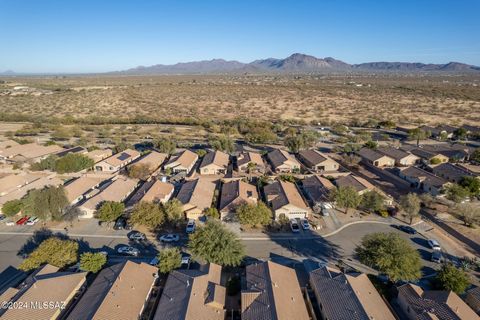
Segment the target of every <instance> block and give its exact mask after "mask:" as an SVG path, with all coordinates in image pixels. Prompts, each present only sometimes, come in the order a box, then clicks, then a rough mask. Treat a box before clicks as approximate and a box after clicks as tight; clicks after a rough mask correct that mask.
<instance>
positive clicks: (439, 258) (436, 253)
mask: <svg viewBox="0 0 480 320" xmlns="http://www.w3.org/2000/svg"><path fill="white" fill-rule="evenodd" d="M430 260H432V261H433V262H436V263H442V262H443V255H442V251H440V250H433V252H432V258H431V259H430Z"/></svg>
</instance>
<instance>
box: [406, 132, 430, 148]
mask: <svg viewBox="0 0 480 320" xmlns="http://www.w3.org/2000/svg"><path fill="white" fill-rule="evenodd" d="M429 136H430V133H429V132H427V131H424V130H422V129H420V128H415V129H412V130H410V131H409V132H408V138H409V139H410V140H417V147H418V146H419V145H420V140H424V139H426V138H427V137H429Z"/></svg>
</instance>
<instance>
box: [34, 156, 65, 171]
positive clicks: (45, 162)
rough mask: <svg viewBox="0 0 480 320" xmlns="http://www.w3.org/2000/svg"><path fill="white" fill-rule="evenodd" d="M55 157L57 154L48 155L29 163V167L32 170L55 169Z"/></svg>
mask: <svg viewBox="0 0 480 320" xmlns="http://www.w3.org/2000/svg"><path fill="white" fill-rule="evenodd" d="M57 159H58V157H57V156H54V155H49V156H48V157H46V158H45V159H42V160H41V161H40V162H35V163H32V165H30V169H31V170H33V171H43V170H50V171H55V168H56V162H57Z"/></svg>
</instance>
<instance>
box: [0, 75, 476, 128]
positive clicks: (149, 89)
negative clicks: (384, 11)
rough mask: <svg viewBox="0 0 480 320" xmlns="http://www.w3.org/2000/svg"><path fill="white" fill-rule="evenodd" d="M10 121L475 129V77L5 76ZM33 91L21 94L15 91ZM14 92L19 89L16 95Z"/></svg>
mask: <svg viewBox="0 0 480 320" xmlns="http://www.w3.org/2000/svg"><path fill="white" fill-rule="evenodd" d="M1 80H3V81H0V115H2V117H3V118H5V117H6V116H9V117H10V118H9V120H12V117H13V120H22V119H21V118H19V119H16V118H15V117H17V118H18V117H22V116H23V117H25V119H26V120H28V121H32V120H35V119H36V118H43V119H48V118H51V117H55V118H65V119H98V118H104V119H113V118H114V119H134V118H142V119H155V121H157V122H162V121H163V120H166V119H185V118H189V119H203V120H213V121H215V120H224V119H233V118H237V117H248V118H252V119H263V120H273V121H274V120H297V121H301V122H304V121H305V122H318V123H321V124H323V125H329V124H332V123H345V124H358V123H362V122H366V121H368V120H369V119H374V120H380V121H381V120H386V119H388V120H392V121H395V122H397V123H414V124H417V123H418V124H427V123H428V124H432V125H434V124H439V123H449V124H460V123H469V124H478V123H480V111H479V110H480V76H453V75H450V76H449V75H442V76H440V75H437V76H433V75H428V76H427V75H395V76H394V75H350V76H346V75H338V76H334V75H329V76H314V75H310V76H309V75H307V76H293V75H292V76H280V75H278V76H274V75H263V76H260V75H258V76H253V75H251V76H250V75H238V76H234V75H229V76H220V75H218V76H201V75H199V76H138V77H136V76H96V77H94V76H88V77H87V76H84V77H74V76H65V77H31V78H19V77H15V78H3V79H1ZM19 86H23V87H28V88H29V89H31V90H37V92H34V93H32V92H29V91H26V92H19V91H18V87H19ZM14 87H17V89H16V90H15V89H14Z"/></svg>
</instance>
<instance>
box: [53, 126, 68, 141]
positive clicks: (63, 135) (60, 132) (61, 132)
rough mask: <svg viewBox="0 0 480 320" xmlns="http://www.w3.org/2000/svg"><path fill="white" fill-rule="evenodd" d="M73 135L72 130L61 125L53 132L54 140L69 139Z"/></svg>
mask: <svg viewBox="0 0 480 320" xmlns="http://www.w3.org/2000/svg"><path fill="white" fill-rule="evenodd" d="M72 136H73V135H72V133H71V131H70V130H67V129H66V128H64V127H59V128H57V129H56V130H55V131H54V132H53V133H52V139H54V140H68V139H70V138H71V137H72Z"/></svg>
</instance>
